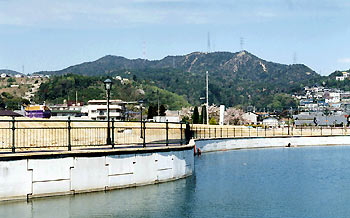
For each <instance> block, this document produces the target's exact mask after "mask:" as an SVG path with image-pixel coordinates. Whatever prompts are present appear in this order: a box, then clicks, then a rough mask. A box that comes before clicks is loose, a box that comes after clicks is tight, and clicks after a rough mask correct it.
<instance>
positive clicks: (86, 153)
mask: <svg viewBox="0 0 350 218" xmlns="http://www.w3.org/2000/svg"><path fill="white" fill-rule="evenodd" d="M193 147H194V143H193V144H188V145H181V146H166V147H165V146H162V147H145V148H115V149H111V148H109V149H90V150H89V149H87V150H73V151H40V152H37V151H33V152H30V151H29V152H18V153H3V154H0V161H10V160H22V159H28V158H30V159H47V158H65V157H99V156H103V155H123V154H144V153H153V152H169V151H182V150H192V149H193Z"/></svg>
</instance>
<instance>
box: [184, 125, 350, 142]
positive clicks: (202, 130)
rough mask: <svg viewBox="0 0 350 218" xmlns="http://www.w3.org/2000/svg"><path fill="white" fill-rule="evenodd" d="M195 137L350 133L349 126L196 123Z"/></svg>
mask: <svg viewBox="0 0 350 218" xmlns="http://www.w3.org/2000/svg"><path fill="white" fill-rule="evenodd" d="M191 130H192V132H193V137H194V138H195V139H200V138H239V137H281V136H341V135H350V128H349V127H345V126H344V127H332V126H330V127H305V126H299V127H280V128H268V127H252V126H214V125H211V126H209V125H195V126H192V128H191Z"/></svg>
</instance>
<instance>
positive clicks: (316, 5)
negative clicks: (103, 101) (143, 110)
mask: <svg viewBox="0 0 350 218" xmlns="http://www.w3.org/2000/svg"><path fill="white" fill-rule="evenodd" d="M349 21H350V1H349V0H215V1H214V0H125V1H123V0H89V1H87V0H59V1H57V0H0V69H11V70H16V71H19V72H22V71H23V69H24V72H25V73H33V72H37V71H42V70H60V69H63V68H66V67H69V66H71V65H75V64H79V63H83V62H88V61H94V60H96V59H99V58H101V57H103V56H105V55H117V56H124V57H126V58H131V59H135V58H146V59H150V60H155V59H162V58H164V57H166V56H168V55H184V54H188V53H191V52H196V51H202V52H207V51H208V50H209V51H211V52H213V51H229V52H238V51H240V50H242V49H244V50H247V51H249V52H250V53H252V54H254V55H256V56H258V57H260V58H262V59H265V60H268V61H273V62H277V63H282V64H293V63H299V64H305V65H307V66H309V67H310V68H312V69H313V70H315V71H316V72H318V73H320V74H321V75H328V74H330V73H332V72H334V71H335V70H348V69H350V22H349ZM208 33H209V38H210V47H208Z"/></svg>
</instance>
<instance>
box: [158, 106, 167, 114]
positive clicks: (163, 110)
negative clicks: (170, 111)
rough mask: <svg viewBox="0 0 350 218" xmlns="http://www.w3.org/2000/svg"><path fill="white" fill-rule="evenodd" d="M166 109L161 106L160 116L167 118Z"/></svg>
mask: <svg viewBox="0 0 350 218" xmlns="http://www.w3.org/2000/svg"><path fill="white" fill-rule="evenodd" d="M165 112H166V108H165V106H164V105H160V107H159V116H166V113H165Z"/></svg>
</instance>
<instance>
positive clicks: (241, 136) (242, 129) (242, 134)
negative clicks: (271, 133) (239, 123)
mask: <svg viewBox="0 0 350 218" xmlns="http://www.w3.org/2000/svg"><path fill="white" fill-rule="evenodd" d="M242 136H243V128H242V127H241V137H242Z"/></svg>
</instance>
